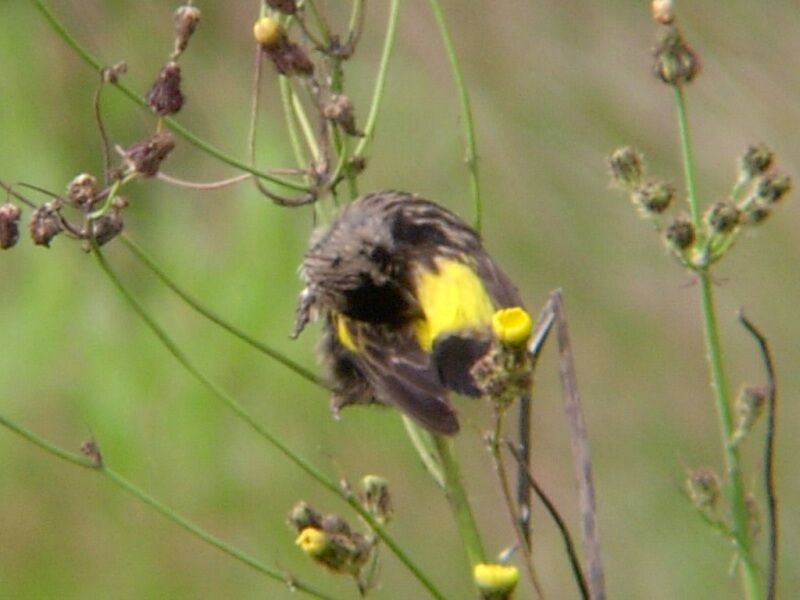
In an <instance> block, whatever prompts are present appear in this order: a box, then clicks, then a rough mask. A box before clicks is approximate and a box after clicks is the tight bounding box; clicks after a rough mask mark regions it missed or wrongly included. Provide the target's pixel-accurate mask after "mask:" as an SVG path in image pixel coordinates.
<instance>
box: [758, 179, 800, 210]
mask: <svg viewBox="0 0 800 600" xmlns="http://www.w3.org/2000/svg"><path fill="white" fill-rule="evenodd" d="M790 189H792V180H791V178H790V177H789V176H788V175H783V174H781V173H772V174H770V175H765V176H764V177H762V178H760V179H759V180H758V184H757V185H756V196H758V198H759V199H760V200H762V201H764V202H766V203H767V204H774V203H775V202H777V201H778V200H780V199H781V198H783V197H784V196H785V195H786V193H787V192H788V191H789V190H790Z"/></svg>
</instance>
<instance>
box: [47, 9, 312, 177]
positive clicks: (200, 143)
mask: <svg viewBox="0 0 800 600" xmlns="http://www.w3.org/2000/svg"><path fill="white" fill-rule="evenodd" d="M32 1H33V4H34V6H35V7H36V8H37V9H38V10H39V12H41V13H42V15H43V16H44V18H45V19H46V20H47V22H48V23H49V24H50V26H51V27H52V28H53V31H55V32H56V34H57V35H58V36H59V37H60V38H61V39H62V40H63V41H64V43H65V44H67V46H69V47H70V48H72V50H74V51H75V53H76V54H77V55H78V56H79V57H80V58H81V59H82V60H83V61H84V62H85V63H86V64H88V65H89V66H91V67H92V68H93V69H94V70H95V71H97V72H98V73H100V72H101V71H102V69H103V66H102V65H101V64H100V61H99V60H97V59H96V58H95V57H94V56H92V55H91V54H90V53H89V51H88V50H86V49H85V48H84V47H83V46H82V45H81V44H80V43H79V42H78V41H77V40H76V39H75V38H74V37H73V36H72V34H70V33H69V32H68V31H67V29H66V28H65V27H64V25H63V24H62V23H61V22H60V21H59V20H58V19H57V18H56V17H55V15H54V14H53V13H52V12H51V11H50V9H49V8H47V6H45V4H44V3H43V2H42V1H41V0H32ZM112 85H114V87H116V88H117V89H118V90H119V91H121V92H122V93H123V94H124V95H125V96H127V97H128V98H129V99H130V100H133V101H134V102H135V103H136V104H138V105H139V106H140V107H142V108H144V109H147V110H149V107H148V106H147V102H145V100H144V98H141V97H140V96H139V95H138V94H136V92H134V91H133V90H132V89H130V88H129V87H128V86H126V85H125V84H124V83H122V82H120V81H118V82H116V83H114V84H112ZM163 121H164V123H165V124H166V125H167V126H168V127H169V128H170V129H171V130H172V131H174V132H175V133H176V134H178V135H179V136H181V137H182V138H184V139H185V140H186V141H187V142H189V143H190V144H192V145H194V146H196V147H197V148H199V149H200V150H202V151H203V152H205V153H206V154H209V155H211V156H213V157H214V158H216V159H217V160H220V161H222V162H223V163H225V164H227V165H229V166H231V167H234V168H236V169H239V170H241V171H246V172H248V173H251V174H253V175H255V176H256V177H259V178H261V179H264V180H266V181H269V182H272V183H274V184H275V185H280V186H283V187H285V188H287V189H290V190H295V191H300V192H303V191H307V189H306V187H305V186H303V185H301V184H299V183H295V182H293V181H289V180H286V179H281V178H280V177H275V176H273V175H270V174H269V173H265V172H264V171H260V170H258V169H256V168H254V167H252V166H250V165H247V164H245V163H243V162H241V161H239V160H236V159H235V158H233V157H231V156H229V155H227V154H225V153H224V152H222V151H221V150H219V149H217V148H216V147H214V146H212V145H211V144H209V143H208V142H206V141H204V140H201V139H200V138H199V137H197V136H196V135H194V134H193V133H191V132H190V131H189V130H188V129H186V128H185V127H184V126H183V125H181V124H180V123H178V122H177V121H176V120H175V119H173V118H171V117H164V119H163Z"/></svg>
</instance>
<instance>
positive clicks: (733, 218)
mask: <svg viewBox="0 0 800 600" xmlns="http://www.w3.org/2000/svg"><path fill="white" fill-rule="evenodd" d="M740 218H741V213H740V211H739V209H738V208H736V206H734V205H733V204H731V203H730V202H717V203H716V204H713V205H712V206H711V207H710V208H709V209H708V211H707V212H706V223H708V226H709V227H710V228H711V230H712V231H714V232H716V233H727V232H729V231H731V230H732V229H733V228H734V227H736V226H737V225H738V224H739V220H740Z"/></svg>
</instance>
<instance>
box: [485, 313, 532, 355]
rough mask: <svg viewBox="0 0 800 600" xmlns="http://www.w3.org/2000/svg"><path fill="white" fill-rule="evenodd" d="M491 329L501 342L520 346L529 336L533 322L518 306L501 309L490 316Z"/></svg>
mask: <svg viewBox="0 0 800 600" xmlns="http://www.w3.org/2000/svg"><path fill="white" fill-rule="evenodd" d="M492 329H493V330H494V334H495V335H496V336H497V338H498V339H499V340H500V341H501V342H503V343H506V344H509V345H511V346H521V345H523V344H524V343H525V342H527V341H528V338H529V337H530V335H531V331H532V329H533V321H532V320H531V316H530V315H529V314H528V313H527V312H526V311H525V309H524V308H522V307H520V306H514V307H512V308H502V309H500V310H498V311H497V312H495V313H494V315H492Z"/></svg>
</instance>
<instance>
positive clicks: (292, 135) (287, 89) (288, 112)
mask: <svg viewBox="0 0 800 600" xmlns="http://www.w3.org/2000/svg"><path fill="white" fill-rule="evenodd" d="M278 84H279V85H280V88H281V106H282V107H283V115H284V118H285V119H286V129H287V131H288V132H289V142H290V143H291V145H292V152H293V153H294V160H295V162H297V166H298V167H300V168H305V167H306V166H307V165H308V159H307V158H306V156H305V153H304V151H303V147H302V146H301V145H300V134H299V133H298V131H297V118H296V117H295V115H294V110H293V109H292V88H291V85H290V83H289V79H288V78H287V77H285V76H283V75H280V76H279V77H278Z"/></svg>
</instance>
